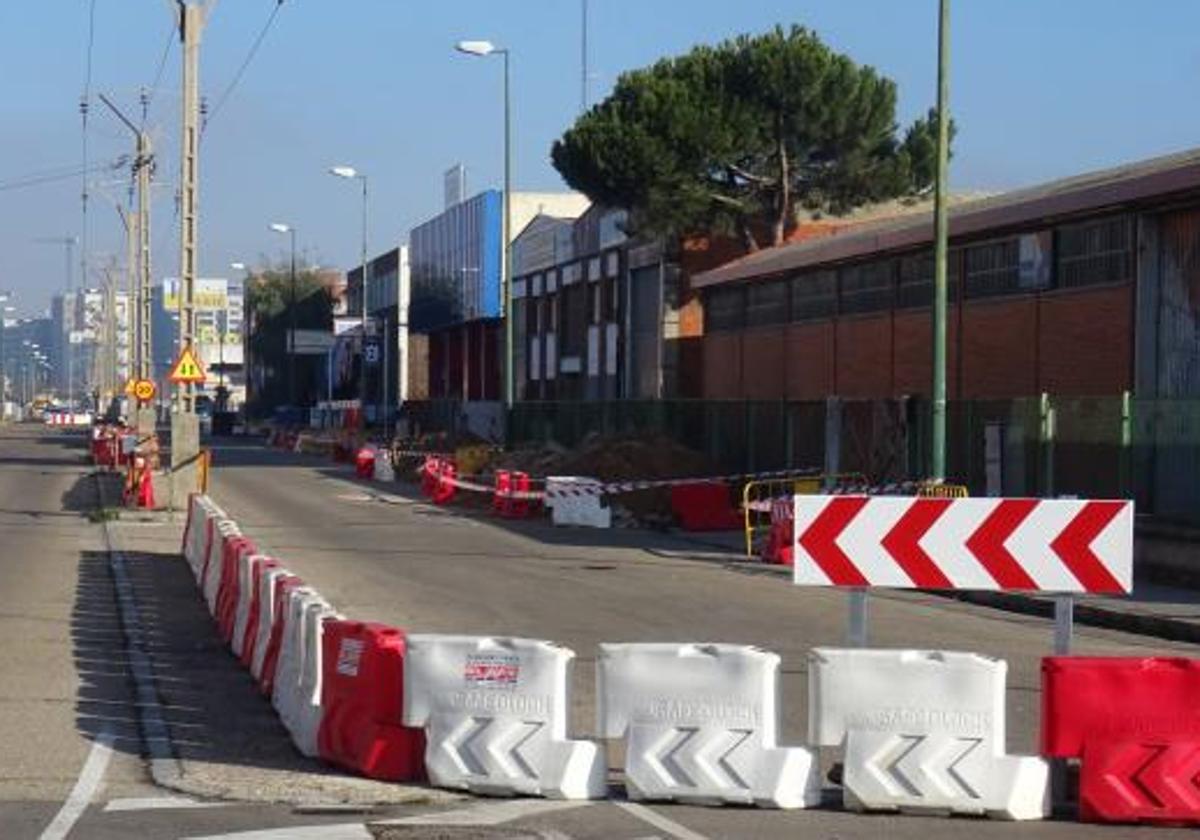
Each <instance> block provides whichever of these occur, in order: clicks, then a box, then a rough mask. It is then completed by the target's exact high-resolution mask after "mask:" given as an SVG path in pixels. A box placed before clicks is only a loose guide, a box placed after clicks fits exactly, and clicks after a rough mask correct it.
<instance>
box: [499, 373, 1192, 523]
mask: <svg viewBox="0 0 1200 840" xmlns="http://www.w3.org/2000/svg"><path fill="white" fill-rule="evenodd" d="M593 432H594V433H599V434H601V435H606V436H608V435H627V434H646V433H654V434H664V435H668V436H670V437H671V438H673V439H675V440H677V441H679V442H680V443H682V444H684V445H686V446H688V447H690V448H692V449H695V450H697V451H699V452H703V453H704V454H705V455H706V456H707V457H708V460H709V461H710V462H711V464H712V466H713V469H715V470H719V471H721V472H754V471H763V470H772V469H783V468H797V467H822V468H827V469H834V470H837V471H843V472H861V473H863V474H865V475H867V476H869V477H870V479H871V480H872V481H874V482H877V483H885V482H890V481H899V480H905V479H921V478H924V477H925V475H926V471H927V467H928V464H929V446H930V411H929V404H928V402H927V401H924V400H918V399H900V400H836V401H828V402H791V401H788V402H784V401H775V402H764V401H703V400H645V401H638V400H628V401H614V402H523V403H518V404H517V405H516V406H515V407H514V409H513V413H512V417H511V440H512V442H513V443H514V444H517V445H520V444H527V443H544V442H547V441H555V442H556V443H558V444H561V445H563V446H567V447H570V446H574V445H576V444H578V443H579V442H580V441H581V440H583V438H584V437H586V436H587V435H588V434H590V433H593ZM947 438H948V451H947V476H948V478H949V479H951V480H953V481H956V482H960V483H963V484H966V485H967V486H968V487H969V488H970V490H971V493H972V494H975V495H984V494H987V493H993V494H1003V495H1008V496H1021V495H1030V496H1049V495H1078V496H1084V497H1091V498H1106V497H1107V498H1112V497H1132V498H1135V499H1136V500H1137V503H1138V511H1139V513H1146V514H1154V515H1156V516H1158V517H1160V518H1163V519H1166V520H1171V521H1178V522H1183V523H1188V524H1196V525H1200V400H1139V399H1136V398H1132V397H1130V396H1127V395H1126V396H1112V397H1056V396H1054V395H1043V396H1041V397H1032V398H1021V399H1008V400H964V401H952V402H951V403H950V405H949V410H948V417H947Z"/></svg>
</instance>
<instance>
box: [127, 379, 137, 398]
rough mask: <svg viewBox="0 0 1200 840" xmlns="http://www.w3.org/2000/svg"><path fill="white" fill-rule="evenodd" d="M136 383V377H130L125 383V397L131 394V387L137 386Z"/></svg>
mask: <svg viewBox="0 0 1200 840" xmlns="http://www.w3.org/2000/svg"><path fill="white" fill-rule="evenodd" d="M137 383H138V381H137V380H136V379H130V380H129V381H128V382H126V383H125V396H127V397H132V396H133V389H134V388H135V387H137Z"/></svg>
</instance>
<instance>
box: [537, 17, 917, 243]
mask: <svg viewBox="0 0 1200 840" xmlns="http://www.w3.org/2000/svg"><path fill="white" fill-rule="evenodd" d="M936 131H937V114H936V111H930V112H929V113H928V114H927V115H926V116H924V117H922V118H920V119H918V120H916V121H915V122H914V123H913V124H912V125H910V126H909V127H908V128H907V129H905V130H904V131H903V133H900V131H899V130H898V126H897V124H896V85H895V83H894V82H893V81H891V80H890V79H887V78H885V77H883V76H880V75H879V74H878V73H877V72H876V71H875V70H874V69H872V68H871V67H866V66H861V65H858V64H856V63H855V62H854V61H852V60H851V59H850V58H848V57H847V56H845V55H841V54H838V53H836V52H834V51H833V50H831V49H830V48H829V47H827V46H826V45H825V44H823V43H822V42H821V41H820V39H819V38H818V37H817V36H816V35H815V34H814V33H812V32H810V31H809V30H807V29H804V28H801V27H793V28H792V29H791V30H790V31H785V30H784V29H782V28H778V27H777V28H776V29H775V30H773V31H772V32H769V33H767V34H765V35H759V36H748V35H743V36H741V37H738V38H736V39H734V40H731V41H725V42H723V43H721V44H719V45H717V46H715V47H709V46H700V47H696V48H695V49H693V50H692V51H691V52H689V53H688V54H686V55H683V56H679V57H676V58H667V59H663V60H661V61H659V62H657V63H656V64H654V65H653V66H651V67H648V68H645V69H641V70H634V71H632V72H628V73H625V74H623V75H622V76H621V77H620V79H618V81H617V84H616V87H615V89H614V90H613V92H612V94H611V95H610V96H609V97H608V98H607V99H605V100H604V101H602V102H600V103H598V104H597V105H596V106H595V107H593V108H592V109H591V110H590V111H589V112H587V113H586V114H584V115H583V116H581V117H580V118H579V120H578V121H577V122H576V123H575V125H574V126H573V127H571V128H570V129H569V130H568V131H567V132H566V133H565V134H564V135H563V136H562V138H561V139H559V140H558V141H557V142H556V143H555V144H554V147H553V149H552V152H551V157H552V160H553V162H554V166H555V168H556V169H557V170H558V171H559V173H560V174H561V175H562V176H563V178H564V179H565V180H566V182H567V183H568V184H570V185H571V186H572V187H573V188H575V189H578V190H580V191H581V192H583V193H585V194H586V195H587V196H588V197H589V198H591V199H592V200H593V201H596V202H599V203H601V204H604V205H608V206H613V207H623V208H626V209H628V210H629V211H630V215H631V224H632V226H633V227H634V228H636V229H638V230H642V231H647V232H651V233H658V234H668V235H680V234H692V233H710V232H719V233H736V234H738V235H740V236H741V237H742V238H743V240H744V241H745V244H746V245H747V247H749V248H751V249H753V248H755V247H757V246H758V245H760V244H762V243H763V242H771V243H773V244H779V243H781V242H782V241H783V240H784V237H785V236H786V233H787V231H788V230H789V229H790V228H791V227H793V226H794V224H795V221H796V218H797V213H798V211H799V210H800V209H802V208H803V209H806V210H809V211H814V212H823V213H831V214H835V215H838V214H843V213H845V212H847V211H849V210H852V209H853V208H855V207H857V206H860V205H862V204H866V203H871V202H877V201H883V200H887V199H892V198H898V197H902V196H910V195H914V194H917V193H920V192H922V191H924V190H927V189H928V188H930V187H931V185H932V183H933V178H934V169H935V151H936Z"/></svg>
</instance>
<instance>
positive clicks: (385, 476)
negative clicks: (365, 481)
mask: <svg viewBox="0 0 1200 840" xmlns="http://www.w3.org/2000/svg"><path fill="white" fill-rule="evenodd" d="M373 478H374V479H375V480H376V481H385V482H392V481H395V480H396V470H395V468H394V467H393V466H392V459H391V453H389V452H385V451H380V452H377V453H376V455H375V474H374V476H373Z"/></svg>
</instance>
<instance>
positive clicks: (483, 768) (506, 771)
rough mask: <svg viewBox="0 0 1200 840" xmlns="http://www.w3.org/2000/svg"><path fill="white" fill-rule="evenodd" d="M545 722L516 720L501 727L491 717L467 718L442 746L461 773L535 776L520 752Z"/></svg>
mask: <svg viewBox="0 0 1200 840" xmlns="http://www.w3.org/2000/svg"><path fill="white" fill-rule="evenodd" d="M544 727H545V724H542V723H536V722H524V723H516V724H512V725H509V726H507V727H503V726H502V725H500V724H498V723H497V721H496V719H495V718H486V717H470V718H467V719H466V720H464V721H462V723H460V724H459V725H458V726H457V727H456V728H455V729H454V731H453V732H451V733H450V736H449V737H448V738H446V740H445V741H443V742H442V749H443V750H445V752H446V754H447V755H449V756H450V759H451V761H453V762H454V763H455V765H456V766H457V767H458V768H459V770H460V771H461V772H463V773H466V774H468V775H472V776H488V775H491V774H492V773H493V772H498V773H500V774H502V775H504V776H506V777H508V778H510V779H536V778H537V772H536V771H535V770H534V769H533V766H532V765H531V764H530V763H529V760H528V759H527V758H525V756H523V755H522V754H521V748H522V747H524V746H525V745H526V744H527V743H528V742H529V741H531V740H532V739H533V738H534V736H536V735H537V734H538V733H539V732H541V731H542V729H543V728H544Z"/></svg>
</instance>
